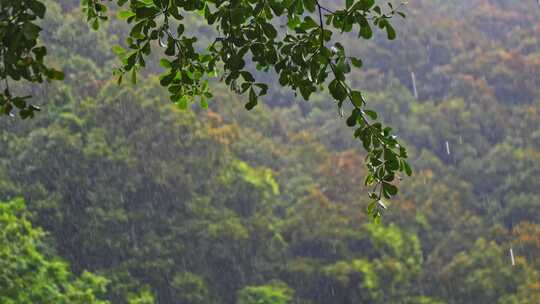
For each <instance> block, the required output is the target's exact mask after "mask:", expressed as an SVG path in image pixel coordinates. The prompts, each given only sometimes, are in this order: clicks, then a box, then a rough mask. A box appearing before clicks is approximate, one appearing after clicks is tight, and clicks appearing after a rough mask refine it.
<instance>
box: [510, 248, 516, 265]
mask: <svg viewBox="0 0 540 304" xmlns="http://www.w3.org/2000/svg"><path fill="white" fill-rule="evenodd" d="M510 261H511V262H512V266H516V260H515V258H514V250H513V249H512V248H510Z"/></svg>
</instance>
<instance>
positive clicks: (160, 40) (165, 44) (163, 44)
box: [158, 36, 167, 48]
mask: <svg viewBox="0 0 540 304" xmlns="http://www.w3.org/2000/svg"><path fill="white" fill-rule="evenodd" d="M163 38H166V37H165V36H163V37H160V38H159V39H158V41H159V46H160V47H162V48H166V47H167V43H166V42H164V41H163V40H162V39H163Z"/></svg>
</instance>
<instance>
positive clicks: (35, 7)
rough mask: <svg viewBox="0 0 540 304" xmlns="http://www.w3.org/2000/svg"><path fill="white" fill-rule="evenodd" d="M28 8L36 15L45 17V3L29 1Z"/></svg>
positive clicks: (35, 0)
mask: <svg viewBox="0 0 540 304" xmlns="http://www.w3.org/2000/svg"><path fill="white" fill-rule="evenodd" d="M28 5H29V6H30V9H31V10H32V11H33V12H34V14H36V16H38V17H39V18H41V19H43V17H45V11H46V10H47V8H46V7H45V4H43V3H41V1H37V0H34V1H30V2H29V4H28Z"/></svg>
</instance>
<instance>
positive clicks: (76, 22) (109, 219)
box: [0, 0, 540, 304]
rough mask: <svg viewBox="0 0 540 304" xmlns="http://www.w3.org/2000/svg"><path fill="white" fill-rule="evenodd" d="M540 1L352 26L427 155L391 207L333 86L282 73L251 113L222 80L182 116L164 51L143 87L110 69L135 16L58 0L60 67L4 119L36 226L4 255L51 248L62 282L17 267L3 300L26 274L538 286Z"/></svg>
mask: <svg viewBox="0 0 540 304" xmlns="http://www.w3.org/2000/svg"><path fill="white" fill-rule="evenodd" d="M54 2H56V1H54ZM537 5H538V4H537V3H536V2H535V1H512V3H511V4H509V1H496V0H472V1H470V0H467V1H465V0H463V1H452V2H447V1H433V0H419V1H414V2H413V3H411V4H410V5H409V6H408V7H407V15H408V19H409V20H414V23H409V22H405V23H402V24H401V23H400V24H398V25H396V27H397V28H400V29H401V30H400V32H401V33H402V35H400V39H397V40H395V41H388V40H387V39H386V37H380V38H376V39H374V40H369V41H363V42H362V43H361V44H358V40H357V38H356V37H350V38H349V37H348V36H344V37H343V39H342V40H341V41H340V42H341V44H342V45H343V46H344V47H346V48H347V49H350V50H351V52H353V53H354V55H358V56H361V57H362V58H364V59H365V60H364V61H365V64H364V67H363V68H362V69H360V70H355V71H351V73H350V77H351V80H352V85H354V86H355V87H362V88H365V92H364V93H365V96H366V98H368V99H369V100H370V104H372V105H373V107H374V108H375V109H376V110H377V111H378V112H380V113H382V114H383V115H382V117H384V118H386V120H387V121H386V122H387V123H389V124H391V125H393V126H396V127H397V130H396V133H397V134H399V136H400V137H401V139H402V141H403V142H404V143H405V144H406V146H408V147H409V148H410V158H411V161H412V163H413V165H414V167H415V168H416V172H417V174H416V175H415V177H414V178H410V179H407V180H404V181H402V182H401V189H402V191H401V192H400V195H399V196H398V197H397V198H396V199H395V202H393V203H392V205H391V208H389V209H388V210H387V211H386V214H385V217H383V220H382V223H381V224H376V223H373V222H372V221H371V220H369V219H368V218H367V215H366V212H365V210H366V208H368V206H369V203H370V200H369V199H368V198H366V197H365V195H364V193H365V192H366V191H369V190H368V189H365V188H363V187H362V185H363V183H364V176H365V174H366V168H365V166H364V165H363V158H364V157H365V156H366V155H365V152H363V150H362V149H361V147H358V145H357V144H356V143H355V142H354V140H353V139H352V138H351V137H350V136H349V134H348V132H349V130H348V129H347V128H345V127H344V126H343V125H342V124H343V123H342V121H340V120H339V119H336V117H339V113H337V111H335V108H333V105H332V104H331V103H328V102H327V99H328V97H326V96H325V95H324V94H317V93H316V94H314V95H312V96H311V99H312V101H311V102H304V101H301V100H295V99H294V96H291V94H289V93H288V92H287V91H286V90H282V89H280V88H274V90H269V92H268V93H269V96H268V98H267V100H268V101H267V102H266V103H265V104H261V105H260V106H258V107H257V108H255V109H253V111H252V112H249V113H248V112H245V111H241V108H242V102H241V100H239V97H238V96H237V95H236V94H233V93H230V92H229V90H228V88H226V87H225V86H224V85H222V84H216V85H215V86H213V87H212V91H213V92H214V97H213V99H214V100H215V102H212V103H211V104H209V107H208V109H207V110H202V109H198V108H195V109H194V110H193V111H183V110H181V109H178V107H176V106H175V105H174V104H171V103H170V102H169V101H168V99H169V96H168V95H169V94H168V92H167V91H164V90H163V89H162V87H161V84H160V78H159V76H157V75H158V74H160V73H163V68H161V67H160V66H159V65H158V64H152V63H151V62H154V63H155V62H159V60H148V64H147V67H146V69H144V70H141V73H142V75H141V77H140V78H139V82H138V84H137V85H136V86H132V85H127V84H124V85H121V86H118V85H117V83H116V82H117V79H114V78H112V77H111V73H112V70H113V68H112V66H114V64H115V62H116V58H115V54H114V53H113V51H112V49H113V46H114V45H118V44H119V43H121V42H122V41H123V40H124V39H125V38H126V35H128V34H129V26H128V25H126V24H125V23H124V22H123V21H119V20H115V19H113V18H111V20H110V21H109V23H106V24H104V28H103V29H102V30H101V31H97V32H96V31H91V30H89V29H88V25H87V24H86V22H85V20H84V17H83V16H82V13H81V12H80V8H79V7H78V3H76V2H75V1H67V0H66V1H60V4H56V3H53V1H51V2H50V3H47V14H48V15H47V17H46V18H45V20H43V22H42V23H41V24H40V26H41V27H42V28H43V31H42V33H41V37H42V39H43V43H44V44H46V45H47V46H48V49H49V56H48V58H49V60H50V63H47V64H49V65H50V66H56V67H58V68H59V69H60V70H62V71H64V72H65V80H64V81H63V82H55V83H52V84H49V85H45V86H43V87H35V86H27V87H19V88H14V89H20V90H21V91H31V93H32V95H34V96H35V97H34V99H35V102H36V103H38V104H39V105H40V106H41V108H42V112H41V113H40V115H36V117H35V118H34V119H32V120H30V121H24V122H22V121H20V120H17V119H2V120H0V130H1V131H0V147H2V149H0V201H6V202H7V201H11V203H2V204H0V206H1V207H0V224H2V225H5V223H12V224H8V225H11V226H10V227H13V228H10V229H13V230H15V231H22V232H20V233H18V234H9V235H14V237H12V239H11V240H13V241H11V242H6V241H4V239H3V238H0V254H2V255H5V254H7V255H9V256H11V257H14V258H13V259H14V260H18V261H19V263H18V264H13V265H25V263H27V262H28V259H30V258H34V259H37V261H38V262H39V264H37V267H38V268H39V269H43V268H51V267H53V266H54V265H57V266H54V267H53V268H54V269H55V270H54V271H56V272H57V273H60V276H61V280H60V281H54V282H51V277H48V276H43V275H39V273H40V272H39V271H36V270H35V269H32V271H36V272H35V273H36V275H33V276H29V275H28V274H27V273H26V272H25V271H27V270H26V269H24V268H21V269H20V270H17V269H15V268H10V267H1V270H0V273H1V274H4V272H5V273H6V277H7V278H10V279H9V280H7V281H6V280H2V279H0V296H4V294H5V293H6V292H5V290H8V289H6V288H8V287H6V286H15V285H14V284H24V286H33V287H32V288H31V289H32V290H35V293H36V295H39V296H41V295H43V294H42V293H41V294H40V292H41V291H42V290H43V288H52V289H54V288H56V289H58V288H59V286H73V288H75V289H74V290H73V292H78V291H77V290H79V289H84V290H86V292H87V293H86V295H88V296H90V295H92V296H94V297H95V301H94V303H99V302H97V301H109V302H110V303H182V304H203V303H204V304H206V303H208V304H212V303H216V304H218V303H219V304H221V303H227V304H229V303H230V304H254V303H265V304H266V303H269V304H282V303H295V304H300V303H301V304H308V303H309V304H328V303H339V304H341V303H344V304H348V303H351V304H352V303H448V304H454V303H456V304H457V303H489V304H491V303H504V304H506V303H535V302H536V301H537V299H539V298H540V279H539V272H540V255H539V252H540V211H539V210H540V209H539V208H538V207H539V206H540V203H539V202H540V184H539V183H540V112H539V110H538V109H540V107H539V106H540V89H539V88H540V73H539V71H540V43H539V41H538V38H537V37H540V10H538V7H537ZM186 19H187V20H186V21H185V22H190V23H189V24H190V27H189V28H186V30H189V31H190V32H191V34H192V35H197V37H198V38H199V39H200V40H201V41H205V39H211V38H212V37H213V33H212V32H209V29H208V27H207V26H206V25H205V23H203V22H199V21H197V20H199V19H198V18H195V17H193V18H192V17H186ZM433 20H437V21H438V22H437V23H433ZM383 38H384V39H383ZM89 46H92V47H89ZM150 56H155V58H154V59H157V58H159V54H156V53H152V54H151V55H150ZM264 77H267V78H265V79H263V80H264V82H270V81H273V78H272V76H271V75H266V76H264ZM261 81H262V80H261ZM332 109H334V110H332ZM343 120H345V119H343ZM17 197H22V198H24V200H25V202H26V206H27V211H24V212H23V211H22V210H23V207H22V206H23V204H22V201H21V200H15V201H13V199H14V198H17ZM29 221H31V222H32V225H30V223H29ZM21 225H22V226H21ZM17 227H19V228H17ZM22 227H26V228H24V229H25V230H21V229H23V228H22ZM32 227H40V229H43V230H44V231H47V234H46V235H42V233H41V232H39V233H36V232H31V231H37V230H38V229H36V228H32ZM30 228H31V229H30ZM3 231H5V230H4V228H2V233H3ZM6 231H7V230H6ZM25 231H26V232H25ZM28 231H30V233H29V232H28ZM38 235H39V236H38ZM0 236H1V237H4V235H3V234H0ZM8 237H9V236H8ZM8 240H10V239H9V238H8ZM35 243H38V244H39V245H29V244H35ZM17 248H28V249H27V250H31V251H32V253H31V256H27V255H13V253H14V252H15V251H14V250H20V249H17ZM510 249H512V253H513V255H514V258H513V259H512V257H511V255H510ZM59 258H61V259H62V260H63V261H66V262H56V261H58V259H59ZM512 260H513V261H512ZM3 261H4V260H3V258H2V259H0V263H2V262H3ZM66 263H69V265H70V268H69V269H71V272H72V273H73V274H70V273H69V271H68V267H67V265H66ZM8 265H11V264H8ZM14 267H15V266H14ZM2 271H4V272H2ZM13 271H22V272H24V273H22V274H17V273H16V272H13ZM90 273H92V275H90ZM89 278H92V279H91V280H90V279H89ZM17 279H19V281H17ZM105 283H107V284H105ZM8 284H11V285H8ZM29 288H30V287H29ZM103 288H106V290H103ZM10 291H11V293H9V294H8V297H11V298H8V299H10V300H12V299H17V300H19V299H20V298H15V297H16V296H22V295H24V294H26V293H17V291H16V290H15V289H11V290H10ZM59 296H62V297H69V296H70V294H69V293H62V294H59ZM98 299H99V300H98ZM17 300H12V301H14V302H16V303H17ZM19 302H21V301H19ZM38 302H39V301H38ZM87 302H91V301H87ZM8 303H9V302H8Z"/></svg>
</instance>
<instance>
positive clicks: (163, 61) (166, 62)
mask: <svg viewBox="0 0 540 304" xmlns="http://www.w3.org/2000/svg"><path fill="white" fill-rule="evenodd" d="M159 65H160V66H161V67H162V68H164V69H170V68H171V62H170V61H169V60H167V59H165V58H162V59H160V60H159Z"/></svg>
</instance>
